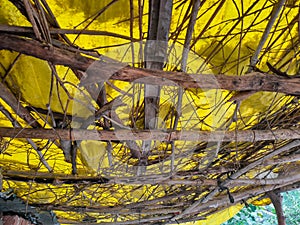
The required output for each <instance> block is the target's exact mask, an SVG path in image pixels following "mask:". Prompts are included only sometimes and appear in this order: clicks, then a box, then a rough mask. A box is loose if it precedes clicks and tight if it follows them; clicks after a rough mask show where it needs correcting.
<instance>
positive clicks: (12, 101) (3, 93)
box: [0, 82, 41, 128]
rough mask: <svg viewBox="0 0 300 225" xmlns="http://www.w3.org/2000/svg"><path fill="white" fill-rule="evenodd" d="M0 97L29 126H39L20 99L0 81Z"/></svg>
mask: <svg viewBox="0 0 300 225" xmlns="http://www.w3.org/2000/svg"><path fill="white" fill-rule="evenodd" d="M0 97H1V98H2V99H3V100H4V101H5V102H6V104H8V105H9V106H10V107H11V108H12V109H13V110H14V111H15V113H16V114H17V115H18V116H19V117H20V118H22V119H23V120H25V121H26V122H27V123H28V124H29V125H30V126H32V127H35V128H36V127H41V126H40V124H39V123H38V122H37V121H36V120H35V119H34V118H33V117H32V116H31V114H30V112H29V111H28V110H27V109H26V108H24V107H23V106H22V105H21V103H20V101H19V100H18V99H17V98H16V97H15V96H14V94H13V93H12V92H11V91H10V90H9V89H8V88H7V87H6V86H5V85H4V84H3V83H2V82H0Z"/></svg>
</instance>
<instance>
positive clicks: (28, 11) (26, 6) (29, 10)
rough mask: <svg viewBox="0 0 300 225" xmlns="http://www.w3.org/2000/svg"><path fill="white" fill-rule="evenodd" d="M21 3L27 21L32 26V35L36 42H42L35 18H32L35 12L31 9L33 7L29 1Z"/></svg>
mask: <svg viewBox="0 0 300 225" xmlns="http://www.w3.org/2000/svg"><path fill="white" fill-rule="evenodd" d="M23 2H24V6H25V9H26V12H27V15H28V19H29V21H30V23H31V24H32V28H33V31H34V34H35V36H36V38H37V39H38V40H42V36H41V33H40V31H39V28H38V26H37V24H36V21H35V18H34V13H35V11H34V10H33V9H32V8H33V7H32V5H31V3H30V1H29V0H23Z"/></svg>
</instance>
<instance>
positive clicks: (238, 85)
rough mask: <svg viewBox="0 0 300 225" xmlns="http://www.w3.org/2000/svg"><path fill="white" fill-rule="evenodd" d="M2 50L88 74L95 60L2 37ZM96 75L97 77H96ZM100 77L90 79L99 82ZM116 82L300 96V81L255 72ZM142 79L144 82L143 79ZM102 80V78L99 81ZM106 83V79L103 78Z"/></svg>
mask: <svg viewBox="0 0 300 225" xmlns="http://www.w3.org/2000/svg"><path fill="white" fill-rule="evenodd" d="M0 38H1V42H0V49H8V50H12V51H17V52H20V53H23V54H26V55H31V56H34V57H37V58H40V59H43V60H48V61H50V62H52V63H53V64H57V65H65V66H69V67H71V68H74V69H79V70H82V71H86V70H87V69H88V68H89V67H90V66H91V64H92V63H93V62H95V60H94V59H91V58H88V57H85V56H83V55H80V54H79V53H76V52H72V51H69V50H66V49H60V48H57V47H54V46H49V45H44V44H42V43H41V42H38V41H35V40H31V39H25V38H21V37H18V36H15V35H7V34H1V33H0ZM92 69H93V70H95V72H97V71H98V73H100V72H103V67H101V66H97V64H94V65H93V68H92ZM93 74H97V73H93ZM97 78H98V77H97V75H96V76H95V77H91V78H89V80H90V82H91V83H92V82H97ZM110 78H111V79H113V80H121V81H128V82H134V81H137V80H138V82H142V83H147V84H157V85H179V86H182V87H184V88H201V89H225V90H230V91H269V92H281V93H285V94H290V95H300V78H298V77H297V78H291V79H285V78H282V77H279V76H276V75H271V74H263V73H259V72H254V73H251V74H248V75H245V76H227V75H222V74H220V75H203V74H187V73H183V72H166V71H159V70H149V69H139V68H132V67H124V68H123V69H121V70H119V71H118V72H116V73H114V74H112V76H111V77H110ZM141 78H143V79H141ZM98 79H99V78H98ZM101 79H102V80H103V78H101Z"/></svg>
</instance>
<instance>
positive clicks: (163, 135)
mask: <svg viewBox="0 0 300 225" xmlns="http://www.w3.org/2000/svg"><path fill="white" fill-rule="evenodd" d="M0 137H10V138H32V139H63V140H70V139H72V140H99V141H101V140H111V141H117V140H144V141H150V140H158V141H167V142H169V141H176V140H184V141H196V142H200V141H207V142H209V141H213V142H215V141H216V140H220V141H223V142H230V141H238V142H240V141H248V142H256V141H265V140H287V139H289V140H294V139H300V129H280V130H240V131H238V132H235V131H226V132H225V131H212V132H210V131H160V130H151V131H148V130H127V129H120V130H115V131H107V130H101V131H100V130H99V131H97V130H84V129H69V130H66V129H55V130H54V129H43V128H37V129H34V128H32V129H31V128H7V127H1V128H0Z"/></svg>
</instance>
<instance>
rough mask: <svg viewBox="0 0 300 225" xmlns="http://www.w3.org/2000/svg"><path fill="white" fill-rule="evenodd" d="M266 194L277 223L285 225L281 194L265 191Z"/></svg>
mask: <svg viewBox="0 0 300 225" xmlns="http://www.w3.org/2000/svg"><path fill="white" fill-rule="evenodd" d="M267 196H268V197H270V199H271V201H272V204H273V206H274V208H275V211H276V215H277V221H278V225H286V223H285V217H284V213H283V209H282V196H281V195H280V193H278V192H275V191H270V192H269V193H267Z"/></svg>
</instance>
